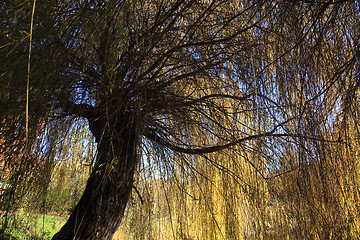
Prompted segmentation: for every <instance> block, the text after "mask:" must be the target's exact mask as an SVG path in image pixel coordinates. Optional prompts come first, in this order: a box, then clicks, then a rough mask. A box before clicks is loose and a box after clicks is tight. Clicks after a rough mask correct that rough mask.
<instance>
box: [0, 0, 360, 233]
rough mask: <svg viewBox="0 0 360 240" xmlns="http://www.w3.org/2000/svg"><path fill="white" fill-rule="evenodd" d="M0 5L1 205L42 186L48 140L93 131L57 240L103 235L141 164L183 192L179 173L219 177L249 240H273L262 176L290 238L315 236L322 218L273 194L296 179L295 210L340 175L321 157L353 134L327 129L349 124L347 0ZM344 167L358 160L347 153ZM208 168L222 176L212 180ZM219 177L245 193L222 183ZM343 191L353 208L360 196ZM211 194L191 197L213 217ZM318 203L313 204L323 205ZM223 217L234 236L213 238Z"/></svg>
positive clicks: (354, 30) (353, 104) (351, 87)
mask: <svg viewBox="0 0 360 240" xmlns="http://www.w3.org/2000/svg"><path fill="white" fill-rule="evenodd" d="M0 9H1V21H2V25H1V36H0V47H1V52H0V54H1V59H2V61H1V63H0V66H1V71H2V72H1V82H0V84H1V96H0V97H1V98H0V100H1V104H0V105H1V121H0V124H1V125H0V128H1V143H2V146H1V156H2V158H1V161H2V162H3V166H4V168H3V169H4V172H6V174H4V175H6V178H7V180H8V182H9V184H10V185H11V187H10V188H9V189H10V190H9V191H8V192H7V194H5V195H4V197H3V199H4V202H6V203H7V204H5V205H4V206H8V209H10V208H11V207H16V206H18V204H17V203H18V202H21V201H20V200H21V199H20V198H18V197H17V196H21V195H22V194H23V193H24V192H29V191H31V189H32V186H33V185H34V184H31V183H38V185H42V186H44V185H45V186H46V184H48V183H49V179H50V178H49V176H50V174H51V171H52V169H53V168H54V166H55V164H53V161H56V159H57V157H56V156H55V155H56V154H57V153H58V152H61V150H62V149H61V148H59V147H58V145H57V144H56V143H57V142H59V138H61V137H63V136H64V133H66V132H67V131H69V129H70V128H71V126H72V124H74V123H76V124H78V125H81V124H83V125H86V124H87V125H88V126H89V131H90V132H91V134H92V136H93V138H94V141H95V142H96V146H97V154H96V157H95V160H94V162H93V163H92V164H93V166H92V172H91V174H90V177H89V179H88V181H87V185H86V188H85V190H84V192H83V194H82V197H81V198H80V200H79V202H78V203H77V205H76V207H75V208H74V209H73V212H72V214H71V215H70V217H69V219H68V221H67V222H66V224H65V225H64V226H63V227H62V228H61V230H60V231H59V232H58V233H57V234H56V235H55V236H54V237H53V239H110V238H111V237H112V236H113V234H114V233H115V231H116V229H117V228H118V226H119V224H120V222H121V219H122V217H123V215H124V211H125V207H126V205H127V202H128V201H129V198H130V195H131V192H132V189H133V184H134V174H135V173H136V172H137V171H138V170H139V168H140V166H144V165H143V164H142V162H145V161H148V162H149V164H156V165H157V166H159V169H160V170H159V171H160V172H161V171H165V172H166V171H169V172H171V174H170V173H169V174H170V175H171V176H172V177H174V176H176V178H177V179H178V186H180V187H181V186H182V187H183V189H184V188H186V186H187V185H186V184H185V183H186V181H188V179H189V177H192V179H196V176H205V177H210V178H211V177H214V178H215V179H218V180H219V181H220V180H221V179H225V180H226V179H227V180H226V181H225V180H224V182H222V183H221V184H222V185H219V184H218V185H214V186H216V188H222V189H225V190H226V191H223V192H225V193H227V194H228V196H229V197H228V198H226V199H228V200H227V202H226V204H227V206H228V207H227V209H228V210H227V211H228V212H227V213H226V214H225V215H227V216H229V215H231V214H232V215H234V216H235V215H236V214H235V213H234V207H233V205H232V204H236V203H237V202H236V201H235V200H231V201H230V200H229V199H234V195H236V194H237V195H239V193H244V194H245V193H246V194H248V195H247V196H248V198H249V199H250V200H249V199H248V200H247V202H248V204H247V205H248V206H249V207H248V209H250V208H251V209H252V210H251V211H250V210H249V212H251V214H250V215H251V216H250V215H249V218H248V219H249V224H250V225H252V226H254V227H253V229H255V230H256V231H255V233H254V231H252V232H251V231H250V232H251V233H249V236H250V237H251V236H253V237H254V236H255V235H256V236H258V237H266V236H270V233H269V231H268V230H269V228H270V227H269V224H267V223H266V222H271V220H269V218H270V217H269V214H271V213H274V212H276V210H273V212H271V210H269V209H267V208H266V206H267V205H269V204H270V203H269V201H267V200H266V199H265V198H264V199H261V196H266V195H267V194H270V193H269V191H268V190H267V187H268V185H266V184H265V183H264V182H266V181H268V182H270V180H271V183H272V184H269V189H271V190H273V192H275V194H273V196H272V197H271V198H272V199H276V196H278V195H281V197H280V198H279V199H276V201H277V203H279V204H280V205H281V206H285V205H286V204H290V205H291V206H290V207H289V211H288V212H286V214H288V215H289V214H290V213H292V214H293V215H291V214H290V215H291V216H290V217H289V218H288V219H297V223H299V224H300V225H299V226H301V228H300V229H301V230H300V232H299V233H297V234H298V235H296V236H307V234H313V232H311V233H309V232H307V231H305V230H303V229H306V224H309V223H307V222H306V221H308V219H313V220H315V219H316V217H312V218H311V216H310V217H309V216H306V215H301V214H302V213H303V212H302V213H301V214H298V215H296V214H295V213H294V210H295V208H294V207H293V206H294V205H292V203H291V202H290V201H287V202H286V204H282V203H281V200H283V199H285V197H284V196H287V195H286V194H288V193H289V191H287V192H286V194H285V195H284V194H283V193H281V192H280V190H279V189H280V187H281V188H283V189H286V188H289V186H288V185H286V184H288V183H291V181H290V180H289V179H290V178H291V179H295V180H293V182H294V184H295V183H296V186H298V187H297V188H296V189H297V190H298V198H297V199H295V200H294V201H295V203H294V204H298V205H301V206H302V204H303V200H304V199H307V198H304V197H303V196H309V199H308V200H306V201H307V202H308V203H311V201H312V199H324V200H323V201H327V199H329V197H328V196H329V195H327V194H328V193H329V192H331V190H330V188H329V186H330V184H331V183H330V182H329V179H330V175H331V174H329V175H326V174H323V173H322V171H324V169H332V173H333V174H335V173H336V169H337V164H345V163H346V162H347V161H348V160H349V159H348V158H346V157H344V158H342V159H340V160H339V161H338V162H331V161H330V162H329V161H328V160H327V159H328V158H329V157H328V156H330V155H327V152H328V151H333V150H329V149H333V147H335V145H336V144H338V147H339V149H341V148H347V147H349V144H350V143H349V142H351V141H353V139H354V138H355V139H357V134H356V133H353V134H352V135H349V134H342V135H339V136H336V134H335V132H336V131H341V130H339V129H342V127H343V128H345V129H349V127H348V124H350V125H351V126H352V128H355V129H357V121H356V116H357V109H358V108H357V99H358V86H359V76H358V71H359V69H358V57H359V49H358V38H359V25H358V20H357V19H359V12H358V11H359V10H358V7H357V5H356V3H355V2H353V1H326V2H325V1H324V2H321V1H320V2H314V3H311V2H309V3H307V2H305V1H304V2H293V1H242V2H240V3H239V2H238V1H225V0H224V1H216V0H214V1H193V0H173V1H161V0H149V1H137V0H132V1H48V0H39V1H36V2H35V1H21V2H19V1H12V0H10V1H6V2H4V3H2V4H1V5H0ZM30 33H31V34H30ZM27 79H28V80H27ZM27 83H28V86H29V87H28V88H27ZM27 96H29V97H27ZM350 119H353V122H351V123H350V122H349V121H350ZM82 136H84V137H85V136H87V135H86V134H83V135H82ZM89 138H90V139H89ZM91 138H92V137H87V138H84V140H83V141H91ZM335 143H336V144H335ZM351 143H352V142H351ZM334 144H335V145H334ZM350 145H351V144H350ZM342 151H350V150H349V149H348V150H344V149H343V150H342ZM340 152H341V151H340V150H339V154H340ZM145 153H151V154H149V155H146V154H145ZM230 153H231V154H230ZM54 154H55V155H54ZM85 155H86V154H84V156H85ZM340 155H341V154H340ZM342 156H343V155H342ZM149 159H154V160H149ZM330 159H332V158H331V157H330ZM351 161H352V165H351V166H353V168H355V169H356V168H357V159H356V158H352V160H351ZM240 163H241V164H240ZM349 164H350V163H349ZM243 166H246V167H243ZM311 166H314V167H311ZM341 166H346V165H341ZM214 167H215V169H217V170H216V171H218V170H219V172H217V173H211V174H209V173H208V171H210V172H214V171H215V170H212V169H214ZM310 169H312V170H310ZM341 169H343V170H344V172H345V171H346V168H345V167H344V168H341ZM39 170H40V171H39ZM311 171H313V172H314V173H313V175H311ZM184 172H185V173H186V174H185V173H184ZM189 173H191V174H189ZM197 174H198V175H197ZM223 174H225V175H223ZM291 174H292V175H291ZM316 174H317V175H316ZM344 174H345V173H344ZM344 174H342V176H343V179H342V180H341V181H342V182H341V181H338V182H337V183H338V184H340V185H339V188H338V189H339V191H340V190H341V186H342V185H341V184H345V182H344V181H345V180H347V181H348V180H349V179H353V178H354V177H356V176H355V175H356V174H355V172H354V170H352V171H350V172H347V173H346V174H347V175H346V174H345V175H344ZM289 176H295V177H289ZM296 176H297V177H298V178H296ZM311 176H314V177H316V179H319V184H321V186H323V187H324V188H323V190H322V191H323V196H322V197H318V196H316V194H315V193H316V188H317V187H316V186H314V187H312V188H311V187H310V185H309V184H310V183H314V181H313V180H312V177H311ZM287 178H289V179H287ZM39 179H42V180H43V181H42V183H39ZM229 179H237V180H236V181H240V180H241V179H242V182H245V183H246V184H245V185H246V186H247V187H245V188H244V190H243V191H241V192H237V193H236V191H234V192H231V190H229V189H231V186H229V183H230V182H231V181H233V180H231V181H230V180H229ZM239 179H240V180H239ZM304 179H305V180H304ZM194 181H195V180H194ZM234 181H235V180H234ZM195 182H197V184H199V185H201V184H202V182H203V181H202V180H199V181H195ZM44 183H45V184H44ZM281 183H284V184H285V185H284V186H282V185H281ZM35 185H36V184H35ZM204 186H205V188H207V189H208V190H209V191H212V189H213V188H212V187H211V186H206V184H205V185H204ZM279 186H280V187H279ZM354 188H356V186H355V187H354ZM193 189H196V188H193ZM200 190H201V188H199V191H200ZM307 191H308V192H307ZM45 192H46V191H45ZM334 194H335V193H334ZM336 194H338V193H336ZM223 195H224V194H223ZM231 196H232V197H231ZM269 198H270V197H269ZM352 199H353V200H352V201H353V202H354V203H357V200H358V197H357V195H356V196H355V195H354V196H353V197H352ZM216 201H217V198H212V199H211V200H209V199H207V200H206V201H202V202H201V203H202V204H204V206H205V205H207V206H205V208H206V209H207V210H206V211H208V212H209V213H210V214H211V212H213V211H214V207H213V206H214V205H215V204H216ZM274 201H275V200H274ZM314 201H317V200H314ZM341 201H346V200H344V198H343V199H342V200H341ZM341 201H340V198H339V202H341ZM184 203H185V202H184ZM274 205H275V203H274ZM311 206H312V205H307V207H311ZM326 206H331V203H323V202H322V201H320V203H319V208H322V209H324V211H325V210H326V209H327V208H326ZM185 209H186V207H185ZM5 210H6V209H5ZM306 211H308V210H304V212H306ZM179 215H180V212H179ZM280 215H281V214H280ZM288 215H281V216H288ZM350 215H351V214H350ZM208 217H210V218H213V219H215V217H214V214H211V216H204V219H206V218H208ZM351 217H353V218H354V217H355V216H351ZM180 218H181V217H180ZM182 219H186V218H185V217H183V218H182ZM234 219H235V218H234ZM324 219H326V218H324ZM329 219H331V216H330V217H329ZM349 219H350V218H349ZM349 219H347V220H344V221H343V223H344V224H345V223H346V221H350V220H349ZM302 220H303V222H302ZM181 221H184V220H180V222H181ZM204 221H206V220H204ZM274 221H275V220H274ZM304 221H305V222H304ZM224 222H227V223H226V224H228V225H227V226H228V227H226V229H227V231H228V232H227V233H226V234H225V235H221V236H223V237H225V236H227V238H231V236H234V235H236V234H239V233H236V231H237V230H236V228H238V227H239V225H236V224H235V225H234V224H229V223H230V222H231V219H225V220H224ZM289 222H290V220H289ZM214 223H215V224H213V225H212V226H213V227H214V228H218V229H222V227H221V226H219V224H218V221H215V222H214ZM321 224H323V226H325V225H326V224H327V222H326V221H325V222H323V223H321ZM230 225H231V226H232V227H231V226H230ZM182 226H183V225H182ZM229 226H230V227H229ZM181 229H184V228H181ZM344 229H345V228H344ZM216 231H217V230H214V231H213V233H210V232H208V233H207V234H213V235H209V236H207V235H206V236H205V235H203V236H204V237H210V238H212V237H215V236H216V234H215V233H216ZM321 231H323V233H324V235H323V236H330V235H331V233H330V232H329V231H326V230H325V228H324V227H322V228H321ZM257 232H261V234H258V233H257ZM315 232H316V231H315ZM204 234H205V233H204ZM251 234H252V235H251ZM254 234H255V235H254ZM329 234H330V235H329ZM184 237H185V236H184Z"/></svg>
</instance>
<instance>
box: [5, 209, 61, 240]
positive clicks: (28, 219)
mask: <svg viewBox="0 0 360 240" xmlns="http://www.w3.org/2000/svg"><path fill="white" fill-rule="evenodd" d="M66 219H67V217H61V216H53V215H38V214H36V215H35V214H26V213H18V214H15V215H13V216H11V217H10V221H9V224H8V226H9V227H8V228H7V230H6V232H5V233H6V236H4V237H5V239H10V236H11V237H12V238H11V240H17V239H19V240H20V239H24V240H26V239H32V240H40V239H41V240H45V239H51V237H52V236H53V235H54V234H55V233H56V232H57V231H59V229H60V228H61V226H62V225H63V224H64V223H65V221H66ZM2 220H4V219H2ZM1 224H3V223H1Z"/></svg>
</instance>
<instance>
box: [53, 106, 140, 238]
mask: <svg viewBox="0 0 360 240" xmlns="http://www.w3.org/2000/svg"><path fill="white" fill-rule="evenodd" d="M133 115H134V114H131V113H129V112H125V111H124V112H123V113H121V114H119V116H116V117H115V116H112V117H111V119H109V118H106V117H105V115H98V117H97V118H94V119H96V121H95V120H91V119H89V121H90V129H91V131H92V132H93V134H94V135H95V137H96V141H97V142H98V154H97V159H96V163H95V167H94V170H93V172H92V174H91V176H90V178H89V180H88V182H87V185H86V188H85V191H84V193H83V195H82V197H81V199H80V201H79V202H78V204H77V206H76V207H75V209H74V211H73V212H72V214H71V216H70V217H69V219H68V221H67V222H66V223H65V225H64V226H63V227H62V228H61V230H60V231H59V232H58V233H57V234H56V235H55V236H54V237H53V240H65V239H66V240H67V239H68V240H70V239H81V240H82V239H87V240H91V239H111V238H112V236H113V235H114V233H115V232H116V230H117V228H118V226H119V224H120V222H121V218H122V216H123V214H124V210H125V207H126V204H127V202H128V199H129V197H130V194H131V191H132V187H133V176H134V172H135V169H136V166H137V164H138V161H139V157H138V155H137V150H138V145H139V129H141V127H140V124H139V121H135V118H134V117H133ZM96 129H98V130H99V129H102V131H97V130H96Z"/></svg>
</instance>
